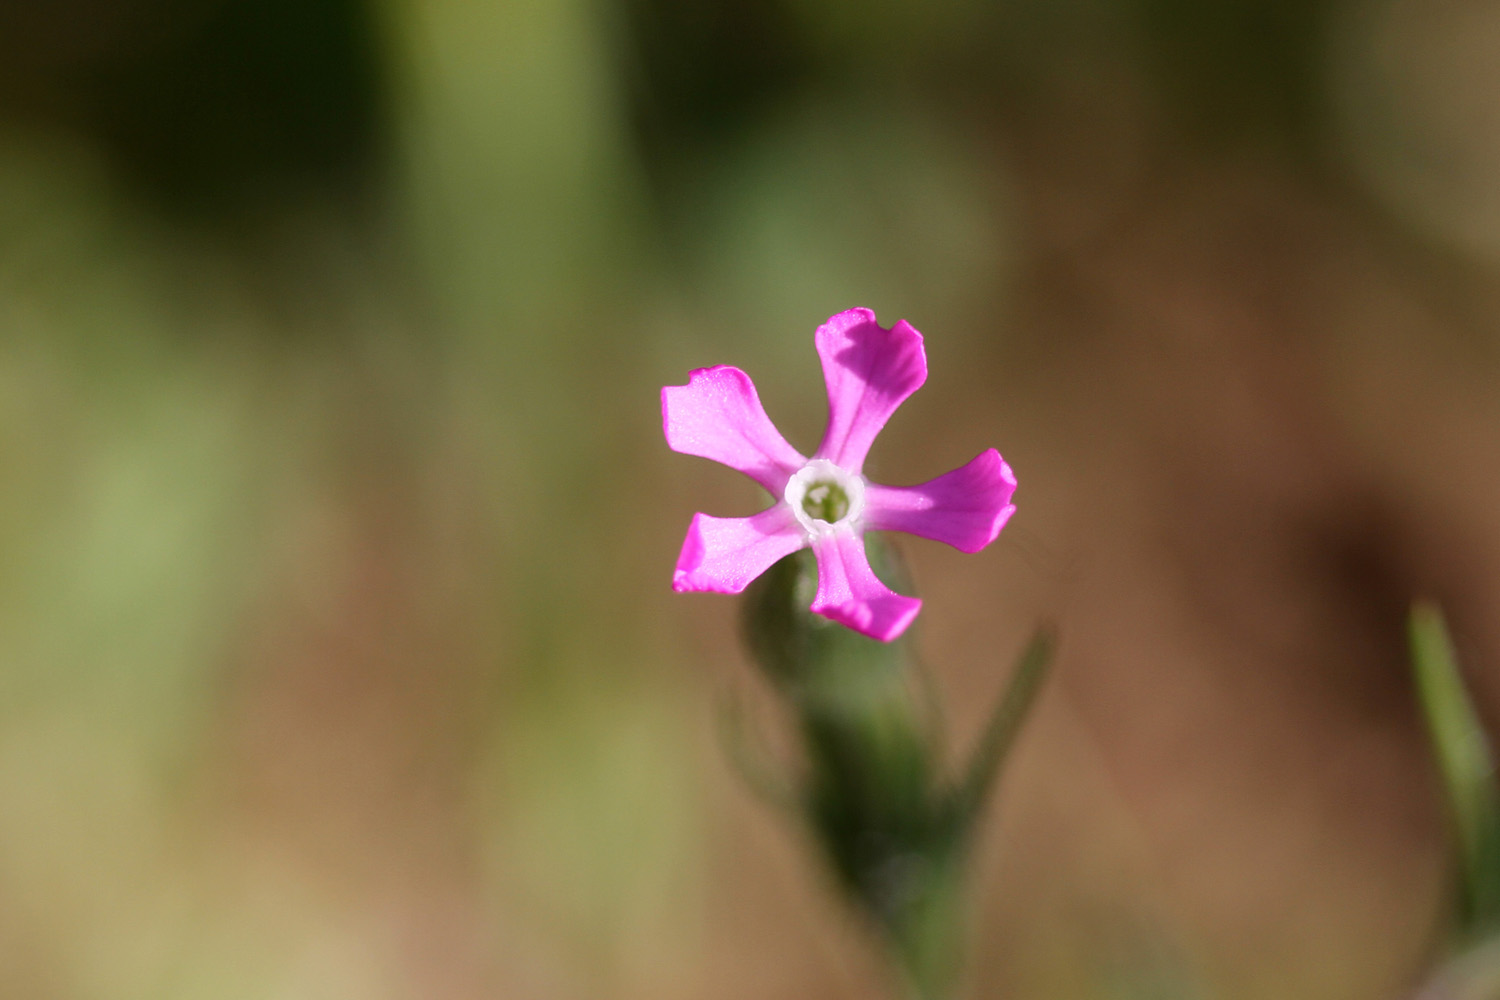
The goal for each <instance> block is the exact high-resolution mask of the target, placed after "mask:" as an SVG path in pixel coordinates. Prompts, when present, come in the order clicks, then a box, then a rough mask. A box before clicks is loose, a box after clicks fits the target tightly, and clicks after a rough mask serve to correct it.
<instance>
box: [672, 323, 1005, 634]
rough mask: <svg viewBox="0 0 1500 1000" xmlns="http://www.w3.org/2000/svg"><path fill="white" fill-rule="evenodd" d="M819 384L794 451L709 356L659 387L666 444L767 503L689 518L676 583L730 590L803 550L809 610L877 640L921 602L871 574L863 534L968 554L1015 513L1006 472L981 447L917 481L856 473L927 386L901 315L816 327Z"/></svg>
mask: <svg viewBox="0 0 1500 1000" xmlns="http://www.w3.org/2000/svg"><path fill="white" fill-rule="evenodd" d="M813 339H814V342H815V344H816V345H817V349H818V356H819V357H820V358H822V361H823V378H824V381H825V382H826V383H827V385H828V429H827V431H825V432H824V434H823V443H822V444H820V445H818V450H817V451H816V452H815V453H814V454H813V457H812V458H810V459H808V458H804V457H803V456H802V454H801V453H800V452H798V451H797V449H795V448H793V447H792V446H791V445H789V444H787V443H786V440H785V439H784V438H783V437H782V436H781V434H780V433H779V432H778V431H777V430H776V428H775V427H774V426H773V425H772V424H771V421H770V418H768V417H767V416H766V411H765V409H764V408H763V407H762V406H761V405H760V397H759V396H757V395H756V392H755V385H754V384H753V383H752V382H751V381H750V376H748V375H746V374H745V373H744V372H742V371H740V370H739V369H738V368H731V367H729V366H728V365H719V366H718V367H715V368H699V369H698V370H697V371H694V372H692V373H691V374H690V375H689V376H688V384H687V385H669V386H666V387H664V388H663V389H662V391H661V410H662V426H663V429H664V430H665V432H666V436H667V445H668V446H669V447H670V448H671V449H672V450H673V451H678V452H682V453H683V454H685V455H699V456H701V457H703V458H711V459H713V460H714V461H716V462H721V463H723V464H724V465H727V466H729V467H730V468H731V469H737V470H739V471H740V472H743V473H744V474H745V475H747V476H749V477H750V478H751V479H754V480H755V481H756V482H757V483H760V485H762V486H764V487H765V488H766V489H768V490H770V491H771V495H772V496H773V497H775V498H776V502H775V503H774V504H773V505H771V506H770V507H768V508H766V509H765V510H763V511H761V512H760V513H759V514H756V515H754V516H753V517H727V518H726V517H710V516H709V515H707V514H696V515H694V516H693V523H692V524H691V525H690V526H689V527H688V533H687V539H686V540H685V541H684V542H683V543H682V554H681V555H679V556H678V557H677V569H676V572H675V573H673V575H672V589H673V590H677V591H705V590H706V591H713V592H716V593H721V594H737V593H739V592H740V591H742V590H744V589H745V587H746V586H747V585H749V583H750V581H752V580H754V579H755V578H756V577H758V576H760V574H761V573H763V572H765V571H766V570H767V569H768V568H770V566H771V564H773V563H775V562H776V561H777V560H778V559H781V558H782V557H783V556H787V555H790V554H791V553H793V552H796V551H797V550H798V549H801V548H802V547H803V546H807V545H810V546H812V550H813V555H814V556H815V558H816V559H817V564H818V592H817V595H816V596H815V597H814V598H813V603H812V610H813V611H814V612H816V613H818V614H820V615H823V616H825V617H827V618H831V619H832V620H834V621H836V622H839V623H840V624H843V625H847V626H848V627H849V628H852V629H855V630H856V631H859V632H863V633H864V634H865V635H868V636H871V637H872V638H875V639H881V640H884V641H886V642H889V641H890V640H892V639H894V638H896V637H897V636H899V635H900V634H901V633H902V632H904V631H906V627H907V626H908V625H910V624H911V622H912V619H913V618H915V617H916V616H917V611H918V610H920V609H921V607H922V602H921V601H920V600H918V599H917V598H915V597H905V596H902V595H901V594H898V593H896V592H895V591H893V590H891V589H890V588H889V587H887V586H886V585H885V584H883V583H881V582H880V580H879V579H877V578H876V576H875V573H874V572H873V571H872V570H871V569H870V562H869V560H868V559H867V558H866V556H865V543H864V533H865V532H866V531H868V530H871V529H873V530H877V531H905V532H908V533H910V534H913V535H921V536H922V537H923V538H932V539H935V540H937V541H940V542H946V543H948V544H949V545H952V546H953V547H954V548H956V549H959V550H961V551H964V552H978V551H979V550H980V549H982V548H984V547H985V546H986V545H988V544H989V543H990V542H992V541H994V539H995V536H996V535H998V534H999V533H1000V529H1001V528H1003V527H1004V526H1005V522H1006V521H1007V520H1009V519H1010V515H1011V514H1012V513H1014V511H1015V509H1016V508H1015V505H1014V504H1012V503H1011V502H1010V498H1011V495H1012V494H1013V493H1015V490H1016V477H1015V475H1014V474H1013V473H1012V472H1011V471H1010V466H1009V465H1007V464H1005V461H1004V460H1003V459H1002V458H1001V457H1000V453H999V452H997V451H995V449H993V448H990V449H988V450H986V451H983V452H981V453H980V454H979V455H978V456H976V457H975V458H974V460H973V461H971V462H969V463H968V464H967V465H963V466H960V467H959V468H957V469H954V470H953V471H952V472H948V473H945V474H944V475H941V476H938V477H937V478H936V479H932V480H929V481H927V482H925V483H922V484H921V485H919V486H881V485H880V484H878V483H872V482H870V481H869V480H867V479H865V477H864V476H863V474H862V470H863V468H864V464H865V455H866V454H867V453H868V452H869V450H870V445H871V444H873V443H874V441H875V435H877V434H879V433H880V429H881V428H882V427H884V426H885V422H886V421H887V420H889V419H890V417H891V414H893V413H895V412H896V407H898V406H900V405H901V403H902V402H903V401H904V400H905V399H906V397H908V396H910V395H911V394H912V393H914V392H916V391H917V389H919V388H921V385H922V383H923V382H925V381H927V355H926V353H925V352H924V350H923V348H922V335H921V334H920V333H918V332H917V331H916V330H915V329H913V328H912V326H911V324H910V323H907V322H906V320H898V321H897V322H896V325H895V326H893V327H891V328H890V329H889V330H887V329H886V328H885V327H883V326H881V325H880V324H879V323H878V322H876V320H875V314H874V313H873V312H871V311H870V310H868V309H850V310H848V311H846V312H841V313H839V314H838V315H837V316H834V317H833V318H831V319H830V320H829V321H828V322H827V323H824V324H823V325H822V326H820V327H818V332H817V334H816V335H815V336H814V338H813Z"/></svg>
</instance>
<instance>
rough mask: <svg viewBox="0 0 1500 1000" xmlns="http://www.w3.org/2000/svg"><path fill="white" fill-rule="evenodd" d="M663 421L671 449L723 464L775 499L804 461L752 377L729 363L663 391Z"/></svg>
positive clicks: (696, 374) (702, 372) (697, 373)
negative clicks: (768, 410) (768, 409)
mask: <svg viewBox="0 0 1500 1000" xmlns="http://www.w3.org/2000/svg"><path fill="white" fill-rule="evenodd" d="M661 422H662V430H663V432H664V433H665V434H666V436H667V446H668V447H669V448H671V449H672V450H673V451H679V452H682V453H683V454H684V455H698V456H700V457H702V458H711V459H713V460H714V461H715V462H722V463H723V464H724V465H727V466H729V467H730V468H731V469H737V470H739V471H740V472H743V473H744V474H745V475H747V476H749V477H750V478H751V479H754V480H755V481H756V482H757V483H760V484H761V485H762V486H764V487H765V488H766V489H768V490H770V491H771V493H772V494H773V495H774V496H776V497H777V498H778V499H779V498H780V497H781V493H782V491H783V490H785V489H786V482H787V480H788V479H790V478H791V475H792V473H794V472H796V471H797V470H798V469H799V468H801V467H802V466H803V465H805V464H806V463H807V459H805V458H803V457H802V455H801V453H800V452H798V451H797V449H795V448H793V447H792V446H791V445H789V444H787V443H786V439H785V438H783V437H782V436H781V433H780V432H779V431H777V430H776V427H775V425H773V424H772V423H771V419H770V418H769V417H767V416H766V411H765V408H764V407H762V406H761V405H760V396H759V395H757V394H756V392H755V383H753V382H751V381H750V376H749V375H746V374H745V373H744V372H742V371H740V370H739V369H738V368H732V367H730V366H729V365H719V366H718V367H716V368H699V369H698V370H697V371H694V372H691V373H689V375H688V384H687V385H669V386H665V387H663V388H662V391H661Z"/></svg>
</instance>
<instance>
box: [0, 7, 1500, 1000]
mask: <svg viewBox="0 0 1500 1000" xmlns="http://www.w3.org/2000/svg"><path fill="white" fill-rule="evenodd" d="M1497 277H1500V6H1497V5H1496V4H1494V3H1492V2H1488V0H1440V2H1439V0H1347V2H1335V0H1004V2H998V3H997V2H989V0H926V2H920V3H919V2H915V0H868V2H865V3H855V2H852V0H48V2H43V3H24V2H9V3H0V995H3V996H5V997H16V998H27V1000H136V998H140V1000H145V998H153V1000H155V998H182V1000H188V998H192V1000H218V998H224V1000H238V998H245V1000H250V998H272V997H274V998H287V1000H292V998H295V1000H335V998H337V1000H343V998H362V1000H363V998H376V1000H379V998H390V1000H398V998H421V1000H470V998H481V997H483V998H495V997H504V998H518V1000H530V998H537V1000H553V998H557V1000H564V998H588V1000H594V998H651V1000H671V998H684V1000H686V998H701V997H712V998H716V1000H737V998H744V1000H751V998H756V1000H760V998H770V997H776V998H803V997H806V998H841V997H847V998H854V997H870V996H875V995H879V991H880V990H881V989H882V984H883V980H882V971H881V968H880V965H879V963H878V960H877V958H876V956H875V955H874V954H873V953H872V952H871V951H870V949H869V947H868V943H867V942H866V941H865V940H864V938H863V937H862V936H861V932H860V929H859V928H858V927H856V926H854V925H853V924H852V923H851V921H850V919H849V918H848V917H847V916H846V915H845V914H844V913H843V912H842V911H841V910H840V909H839V907H838V905H837V904H836V901H835V900H833V899H832V898H831V896H830V894H829V893H828V891H827V889H826V885H825V884H824V882H823V881H822V876H821V875H820V874H819V872H818V870H817V869H816V868H815V866H814V865H813V864H812V863H811V862H810V860H809V858H808V855H807V853H806V851H805V847H806V844H805V843H804V842H803V841H802V840H801V838H800V837H799V836H798V834H797V833H796V831H795V829H794V828H793V827H792V826H791V824H790V823H789V822H788V821H787V818H786V817H785V816H780V815H777V814H776V813H775V811H774V810H773V809H770V808H768V807H766V806H765V805H764V804H762V803H760V802H758V801H756V800H755V799H754V797H753V795H752V794H751V793H750V792H748V791H747V790H746V788H745V785H744V782H742V781H741V780H740V779H739V778H738V776H737V775H736V774H735V773H734V771H733V769H732V768H731V767H730V766H729V765H727V764H726V762H725V754H724V753H723V751H722V748H721V746H720V738H719V732H718V730H719V719H720V718H721V717H722V707H723V705H724V703H725V702H726V700H729V699H740V700H742V701H745V702H747V703H749V704H750V705H752V706H753V707H755V708H756V711H757V712H758V713H759V715H760V716H761V717H762V722H763V724H764V725H765V727H766V728H767V729H768V730H769V731H770V732H771V733H772V734H773V736H772V738H773V740H774V738H775V737H774V734H775V733H776V732H777V731H778V730H777V723H778V718H777V716H776V714H775V711H774V706H772V705H770V704H768V702H767V699H766V696H765V691H764V686H763V685H762V684H761V682H760V679H759V678H757V677H756V676H754V674H753V673H752V671H751V670H750V668H749V666H748V664H747V662H746V661H745V659H744V658H743V657H742V655H741V653H740V651H739V649H738V645H737V642H736V638H735V628H736V624H735V615H736V603H737V602H736V601H735V600H733V599H730V598H724V597H713V596H699V595H692V596H677V595H673V594H671V593H670V591H669V588H668V581H669V578H670V571H671V566H672V564H673V561H674V559H675V556H676V552H677V547H678V545H679V544H680V540H681V534H682V532H683V530H684V529H685V527H686V524H687V521H688V519H689V517H690V516H691V514H692V513H693V512H694V511H695V510H706V511H711V512H714V513H718V514H731V513H748V512H750V511H752V510H754V509H755V507H756V505H757V503H758V502H759V499H758V498H757V496H756V495H755V491H754V487H752V486H750V485H748V484H747V482H746V481H744V480H742V479H741V478H739V477H736V476H735V475H734V474H732V473H729V472H726V471H724V470H722V469H720V468H717V467H715V466H713V465H711V464H710V463H707V462H703V461H701V460H697V459H690V458H684V457H681V456H677V455H673V454H671V453H670V452H668V451H667V449H666V447H665V445H664V444H663V442H662V440H661V438H660V425H659V416H658V414H659V409H658V395H657V394H658V389H659V387H660V386H661V385H663V384H665V383H681V382H683V381H684V380H685V377H686V373H687V371H688V370H689V369H691V368H695V367H701V366H705V365H711V364H720V363H730V364H735V365H738V366H740V367H742V368H744V369H746V370H747V371H749V372H750V373H751V374H752V375H753V376H754V378H755V379H756V381H757V383H758V385H759V387H760V391H761V395H762V398H763V399H764V400H765V401H766V403H767V407H768V410H769V411H770V413H771V415H772V417H773V419H775V420H776V421H777V422H778V424H779V425H780V426H781V427H782V428H783V430H784V431H786V432H787V433H788V435H789V437H790V438H791V440H792V441H793V442H794V443H798V444H800V445H801V446H802V447H804V448H807V447H810V446H811V445H812V444H814V443H815V442H816V440H817V437H818V435H819V434H820V432H821V422H822V420H823V417H824V402H823V397H822V389H821V379H820V375H819V370H818V366H817V363H816V358H815V355H814V353H813V351H812V345H811V334H812V331H813V329H814V327H815V326H816V325H817V324H818V323H819V322H821V321H822V320H823V319H824V318H826V317H827V316H828V315H830V314H831V313H833V312H836V311H839V310H841V309H844V308H847V307H849V306H853V305H867V306H870V307H872V308H874V309H876V310H877V312H878V314H879V315H880V317H881V319H882V320H883V321H884V322H886V323H889V322H891V321H893V320H895V319H896V318H899V317H905V318H908V319H909V320H911V321H912V322H913V323H914V324H915V325H916V326H917V327H918V328H919V329H921V330H922V331H924V333H925V334H926V336H927V344H928V354H929V359H930V362H931V369H932V375H931V378H930V381H929V382H928V384H927V387H926V388H925V389H924V390H923V391H922V392H920V393H918V394H917V395H916V396H915V397H914V398H913V399H912V400H911V401H910V402H909V403H908V404H907V405H906V406H905V407H904V408H903V410H902V411H901V412H900V413H899V414H898V416H897V417H896V418H895V420H894V421H893V422H892V424H891V426H890V427H889V429H888V430H887V432H886V433H885V434H884V435H883V436H882V439H881V441H880V442H879V444H878V445H877V447H876V450H875V453H874V455H873V457H872V466H871V469H872V474H873V475H874V476H875V477H876V478H879V479H881V480H883V481H888V482H915V481H919V480H921V479H925V478H928V477H930V476H932V475H934V474H936V473H938V472H941V471H944V470H946V469H948V468H951V467H953V466H954V465H957V464H959V463H960V462H962V461H965V460H967V459H968V458H970V457H971V456H972V455H973V454H974V453H976V452H978V451H979V450H980V449H982V448H984V447H988V446H992V445H993V446H996V447H999V448H1000V450H1001V451H1002V452H1003V453H1004V454H1005V456H1006V457H1007V458H1008V459H1009V460H1010V462H1011V463H1012V465H1013V466H1014V467H1015V469H1016V471H1017V474H1018V476H1019V479H1020V483H1021V486H1020V491H1019V493H1018V495H1017V500H1018V502H1019V505H1020V509H1019V513H1018V514H1017V516H1016V518H1015V519H1014V520H1013V521H1012V523H1011V526H1010V527H1009V528H1008V529H1007V530H1006V532H1005V534H1004V535H1003V536H1002V537H1001V538H1000V540H999V541H998V542H997V543H996V544H995V545H994V546H992V547H991V548H990V549H989V550H987V551H986V552H985V553H983V554H980V555H978V556H961V555H959V554H957V553H955V552H952V551H950V550H946V549H943V548H941V547H940V546H938V545H936V544H931V543H924V542H921V541H910V542H908V543H906V544H905V545H904V549H903V551H904V553H905V554H906V556H907V558H908V560H909V561H910V562H911V563H912V565H913V573H914V575H915V578H916V580H917V582H918V586H919V589H920V592H921V593H922V595H923V596H924V597H925V598H927V599H928V602H927V605H926V609H925V610H924V613H923V616H922V619H921V620H920V622H919V627H918V632H917V639H918V643H919V645H920V648H921V650H922V653H923V656H924V659H925V660H926V662H927V663H928V665H929V669H930V671H931V673H932V675H933V677H934V680H935V684H936V686H937V689H938V690H939V692H940V693H941V694H942V696H943V698H944V699H945V703H946V704H947V705H948V706H949V713H948V715H949V718H948V723H949V729H950V731H951V740H952V743H953V745H954V746H955V747H956V748H957V749H958V751H961V750H962V749H963V748H964V747H965V746H966V745H967V744H968V742H969V741H971V740H972V738H973V735H974V733H975V731H976V730H977V728H978V726H979V724H980V720H981V719H982V717H983V714H984V710H985V708H986V705H987V704H988V703H989V701H990V700H991V699H992V698H993V697H995V696H996V695H997V694H998V692H999V691H1000V690H1001V688H1002V686H1003V683H1004V680H1005V676H1006V672H1007V671H1008V669H1009V665H1010V664H1011V662H1012V660H1013V657H1014V656H1015V654H1016V652H1017V651H1018V650H1019V648H1020V646H1021V645H1022V643H1023V641H1024V639H1025V637H1026V635H1027V634H1028V632H1029V631H1030V629H1031V627H1032V626H1033V624H1034V623H1035V622H1036V621H1037V620H1038V619H1040V618H1044V617H1050V618H1052V619H1055V620H1056V621H1058V622H1059V624H1060V626H1061V629H1062V636H1063V646H1062V651H1061V656H1060V659H1059V661H1058V665H1057V671H1056V673H1055V675H1054V676H1053V678H1052V681H1051V684H1050V687H1049V689H1048V691H1047V692H1046V694H1045V696H1044V698H1043V699H1042V702H1041V704H1040V706H1039V709H1038V712H1037V714H1036V716H1035V717H1034V718H1033V720H1032V723H1031V725H1030V726H1029V728H1028V729H1027V731H1026V733H1025V734H1024V738H1023V740H1022V743H1021V746H1020V749H1019V750H1018V752H1017V755H1016V757H1015V758H1014V761H1013V766H1012V767H1011V769H1010V771H1009V773H1008V774H1007V775H1006V779H1005V783H1004V785H1003V788H1002V790H1001V793H1000V795H999V797H998V800H997V802H996V809H995V811H994V813H993V815H992V817H991V820H992V822H991V824H990V827H989V831H988V835H987V837H986V838H985V840H984V841H983V843H982V844H981V849H980V851H979V856H978V859H977V865H976V873H975V879H974V884H973V887H972V889H973V910H974V916H975V922H974V930H973V937H972V941H971V949H972V956H973V961H972V965H971V969H970V973H969V976H968V986H967V995H969V996H972V997H976V998H978V997H1007V998H1018V1000H1020V998H1038V1000H1040V998H1047V1000H1069V998H1078V1000H1093V998H1138V997H1139V998H1155V997H1161V998H1182V1000H1198V998H1232V1000H1261V998H1264V1000H1271V998H1275V1000H1297V998H1304V997H1305V998H1316V1000H1345V998H1347V1000H1362V998H1384V997H1396V996H1400V995H1402V994H1403V993H1404V992H1406V991H1407V990H1408V989H1410V988H1411V987H1412V986H1413V984H1414V983H1415V982H1417V981H1418V980H1419V979H1420V978H1421V976H1422V970H1423V969H1424V967H1425V966H1426V964H1427V963H1428V962H1430V961H1431V960H1432V959H1433V958H1434V956H1435V955H1436V954H1437V953H1438V945H1439V942H1440V940H1441V934H1442V929H1443V926H1444V920H1445V914H1446V912H1447V907H1448V903H1449V900H1450V897H1451V893H1450V888H1449V886H1450V881H1451V880H1450V874H1451V863H1450V860H1449V852H1448V848H1447V844H1446V841H1445V830H1444V823H1443V813H1442V804H1441V802H1440V799H1439V794H1438V789H1437V783H1436V780H1435V777H1434V773H1433V765H1432V763H1431V760H1430V754H1429V751H1428V749H1427V746H1426V743H1425V739H1424V736H1423V732H1422V729H1421V726H1420V723H1419V720H1418V716H1417V713H1416V710H1415V708H1414V705H1413V698H1412V692H1411V684H1410V682H1409V679H1408V671H1407V667H1406V660H1405V652H1404V640H1403V635H1402V626H1403V619H1404V615H1405V609H1406V607H1407V604H1408V602H1409V601H1410V600H1411V598H1412V597H1414V596H1416V595H1419V594H1420V595H1428V596H1433V597H1436V598H1438V599H1440V600H1441V601H1443V603H1444V605H1445V607H1446V608H1447V610H1448V613H1449V615H1450V618H1451V621H1452V624H1453V626H1454V630H1455V634H1456V639H1457V641H1458V645H1459V651H1460V654H1461V656H1462V657H1463V659H1464V662H1465V664H1466V666H1467V667H1468V669H1469V670H1470V671H1471V673H1472V678H1473V681H1474V683H1475V685H1476V687H1477V689H1478V691H1479V692H1480V696H1481V707H1482V708H1483V709H1484V710H1485V711H1486V712H1488V713H1490V716H1491V718H1493V719H1496V720H1500V615H1497V610H1500V382H1497V376H1500V283H1497Z"/></svg>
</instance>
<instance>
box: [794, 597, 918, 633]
mask: <svg viewBox="0 0 1500 1000" xmlns="http://www.w3.org/2000/svg"><path fill="white" fill-rule="evenodd" d="M810 610H811V611H812V612H813V613H814V614H819V615H822V616H823V617H824V618H827V619H828V620H829V621H834V622H838V623H839V624H840V625H843V626H844V627H846V628H851V629H853V630H854V631H856V632H859V633H860V634H861V635H867V636H869V637H870V638H871V639H878V640H880V641H881V642H894V641H895V640H896V639H899V638H901V635H902V634H903V633H904V632H905V631H906V630H907V628H909V627H910V626H911V623H912V622H913V621H915V620H916V618H917V614H918V612H920V611H921V610H922V599H921V598H919V597H906V596H905V595H903V594H897V593H892V594H891V595H890V597H886V598H876V599H874V600H871V601H851V602H848V603H844V604H825V605H819V604H814V605H813V606H812V608H811V609H810Z"/></svg>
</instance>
